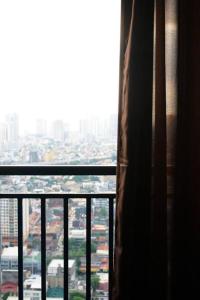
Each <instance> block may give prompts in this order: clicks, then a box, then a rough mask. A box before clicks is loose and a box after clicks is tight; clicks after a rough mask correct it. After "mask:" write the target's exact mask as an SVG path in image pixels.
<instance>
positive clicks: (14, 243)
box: [0, 114, 117, 300]
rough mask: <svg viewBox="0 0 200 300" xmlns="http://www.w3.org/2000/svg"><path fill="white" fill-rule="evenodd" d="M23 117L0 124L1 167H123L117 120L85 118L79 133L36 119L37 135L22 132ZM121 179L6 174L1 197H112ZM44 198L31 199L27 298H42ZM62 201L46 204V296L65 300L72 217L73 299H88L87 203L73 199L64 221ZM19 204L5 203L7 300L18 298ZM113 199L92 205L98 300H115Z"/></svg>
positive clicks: (1, 281)
mask: <svg viewBox="0 0 200 300" xmlns="http://www.w3.org/2000/svg"><path fill="white" fill-rule="evenodd" d="M19 124H20V123H19V118H18V116H17V115H16V114H13V115H10V116H8V117H7V118H6V120H5V122H4V123H1V124H0V148H1V152H0V163H1V165H24V164H25V165H27V164H28V165H77V166H78V165H115V164H116V131H117V128H116V127H117V126H116V124H117V121H116V116H110V117H109V118H108V119H107V120H103V121H102V120H101V121H100V120H97V119H95V118H92V119H89V120H80V124H79V128H78V130H77V131H76V132H75V131H71V130H70V128H69V126H68V125H66V124H65V123H64V122H63V121H62V120H57V121H55V122H53V123H52V124H51V130H48V126H47V122H46V121H45V120H36V128H35V133H26V134H24V135H21V134H20V128H19ZM115 187H116V182H115V176H80V175H79V176H1V177H0V192H1V193H14V194H15V193H18V194H19V193H23V194H29V193H36V194H37V193H39V194H47V193H56V194H59V193H79V194H80V193H102V192H105V193H110V192H115ZM41 201H42V200H41V199H38V198H36V199H28V198H27V199H23V241H24V248H23V255H24V257H23V271H24V273H23V277H24V282H23V287H24V299H27V300H28V299H29V300H40V299H41ZM64 201H67V200H64V199H62V197H60V198H59V197H55V198H51V199H46V281H47V282H46V291H47V299H54V300H56V299H60V298H63V295H64V294H63V293H64V253H63V249H64V247H63V243H64V222H63V220H64V218H68V258H69V260H68V286H69V295H70V297H69V299H70V300H76V299H79V300H81V299H85V291H86V199H84V197H83V198H80V197H79V198H78V199H76V198H73V199H68V216H64V213H63V212H64V210H63V207H64ZM17 208H18V203H17V199H1V201H0V218H1V219H0V226H1V230H0V254H1V255H0V273H1V274H0V275H1V276H0V293H1V299H4V300H5V299H8V300H15V299H18V211H17ZM108 272H109V199H104V198H93V199H92V202H91V290H92V299H95V300H107V299H108Z"/></svg>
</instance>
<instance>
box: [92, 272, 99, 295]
mask: <svg viewBox="0 0 200 300" xmlns="http://www.w3.org/2000/svg"><path fill="white" fill-rule="evenodd" d="M99 283H100V278H99V276H97V275H92V276H91V287H92V290H93V293H94V294H95V293H96V290H97V289H98V287H99Z"/></svg>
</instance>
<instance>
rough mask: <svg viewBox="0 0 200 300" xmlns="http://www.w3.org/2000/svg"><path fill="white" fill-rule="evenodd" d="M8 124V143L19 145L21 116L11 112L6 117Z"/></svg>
mask: <svg viewBox="0 0 200 300" xmlns="http://www.w3.org/2000/svg"><path fill="white" fill-rule="evenodd" d="M6 123H7V126H8V143H9V145H11V146H17V144H18V141H19V118H18V115H17V114H9V115H7V117H6Z"/></svg>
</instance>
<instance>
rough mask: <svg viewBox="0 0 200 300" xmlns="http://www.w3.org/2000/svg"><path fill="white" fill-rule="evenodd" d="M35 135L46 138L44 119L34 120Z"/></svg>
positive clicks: (45, 122)
mask: <svg viewBox="0 0 200 300" xmlns="http://www.w3.org/2000/svg"><path fill="white" fill-rule="evenodd" d="M36 135H38V136H42V137H43V136H46V135H47V121H46V120H44V119H37V120H36Z"/></svg>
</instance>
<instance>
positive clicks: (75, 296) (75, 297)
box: [70, 291, 85, 300]
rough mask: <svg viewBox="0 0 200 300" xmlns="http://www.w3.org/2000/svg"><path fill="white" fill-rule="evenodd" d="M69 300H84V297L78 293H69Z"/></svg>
mask: <svg viewBox="0 0 200 300" xmlns="http://www.w3.org/2000/svg"><path fill="white" fill-rule="evenodd" d="M70 300H85V295H84V294H83V293H81V292H79V291H74V292H71V293H70Z"/></svg>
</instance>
